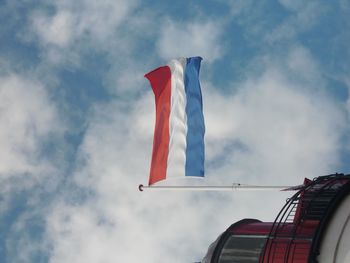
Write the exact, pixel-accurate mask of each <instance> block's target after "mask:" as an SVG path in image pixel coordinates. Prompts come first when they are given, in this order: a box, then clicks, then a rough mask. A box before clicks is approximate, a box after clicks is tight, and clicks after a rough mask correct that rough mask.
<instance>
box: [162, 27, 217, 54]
mask: <svg viewBox="0 0 350 263" xmlns="http://www.w3.org/2000/svg"><path fill="white" fill-rule="evenodd" d="M222 32H223V27H222V25H221V24H220V23H216V22H212V21H204V22H203V21H200V22H193V23H188V24H185V23H176V22H173V21H168V22H167V23H165V25H164V26H163V27H162V29H161V35H160V39H159V41H158V49H159V52H160V56H161V57H162V58H164V59H171V58H174V57H184V56H186V57H193V56H202V57H205V58H206V60H207V61H213V60H215V59H217V58H219V57H220V56H221V55H222V53H223V50H222V45H221V43H220V37H221V34H222Z"/></svg>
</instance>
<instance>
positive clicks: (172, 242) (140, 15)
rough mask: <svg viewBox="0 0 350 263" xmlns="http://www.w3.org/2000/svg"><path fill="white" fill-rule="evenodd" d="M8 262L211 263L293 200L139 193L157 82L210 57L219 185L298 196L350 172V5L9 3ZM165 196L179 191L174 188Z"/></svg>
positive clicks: (2, 26)
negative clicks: (180, 60)
mask: <svg viewBox="0 0 350 263" xmlns="http://www.w3.org/2000/svg"><path fill="white" fill-rule="evenodd" d="M0 6H1V8H0V39H1V41H0V147H1V149H2V150H1V152H0V156H1V158H0V258H1V262H4V263H7V262H11V263H12V262H19V263H21V262H35V263H41V262H50V263H63V262H64V263H70V262H72V263H73V262H85V263H109V262H145V263H158V262H159V263H160V262H168V263H177V262H198V261H200V260H201V259H202V258H203V257H204V255H205V253H206V251H207V248H208V246H209V245H210V243H211V242H213V241H214V240H215V239H216V237H217V236H218V235H219V234H220V233H222V232H223V231H224V230H225V229H226V228H227V227H229V226H230V225H231V224H232V223H234V222H236V221H238V220H240V219H243V218H257V219H260V220H262V221H273V220H274V218H275V216H276V215H277V212H278V211H279V210H280V208H281V207H282V206H283V204H284V203H285V200H286V198H288V197H289V196H290V195H291V194H292V193H286V192H278V191H275V192H208V193H204V192H200V193H198V192H152V191H148V192H146V191H145V192H143V193H140V192H138V189H137V187H138V185H139V184H140V183H143V184H145V183H147V181H148V174H149V168H150V159H151V152H152V140H153V128H154V121H155V120H154V119H155V106H154V96H153V93H152V91H151V88H150V86H149V83H148V82H147V80H146V79H145V78H144V77H143V76H144V74H145V73H147V72H149V71H151V70H153V69H154V68H156V67H158V66H161V65H164V64H166V63H167V62H168V61H169V60H171V59H173V58H177V57H192V56H201V57H203V61H202V66H201V72H200V79H201V86H202V94H203V107H204V117H205V123H206V134H205V149H206V150H205V151H206V162H205V169H206V172H205V173H206V177H205V179H202V180H200V181H197V180H190V181H188V180H186V181H183V180H177V181H174V182H171V183H172V184H188V185H192V184H204V185H231V184H232V183H246V184H260V185H298V184H300V183H302V181H303V179H304V178H305V177H308V178H311V179H312V178H314V177H317V176H320V175H326V174H331V173H335V172H339V173H349V171H350V162H349V161H350V136H349V129H350V97H349V91H350V48H349V43H350V16H349V13H350V2H349V1H348V0H334V1H332V2H325V1H315V0H309V1H302V0H279V1H272V0H260V1H252V0H231V1H229V0H217V1H208V0H202V1H182V0H179V1H167V0H165V1H150V0H144V1H140V0H103V1H91V0H76V1H69V0H51V1H48V0H36V1H34V0H17V1H10V0H0ZM163 184H167V183H163Z"/></svg>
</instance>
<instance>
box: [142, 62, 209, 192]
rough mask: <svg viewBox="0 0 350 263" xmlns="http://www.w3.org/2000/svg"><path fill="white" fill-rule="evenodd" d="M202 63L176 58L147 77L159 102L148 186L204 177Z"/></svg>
mask: <svg viewBox="0 0 350 263" xmlns="http://www.w3.org/2000/svg"><path fill="white" fill-rule="evenodd" d="M201 60H202V58H201V57H191V58H179V59H174V60H171V61H170V62H169V63H168V64H167V65H165V66H162V67H159V68H157V69H155V70H153V71H151V72H149V73H147V74H146V75H145V77H146V78H147V79H148V80H149V82H150V84H151V87H152V90H153V92H154V95H155V103H156V124H155V130H154V139H153V152H152V162H151V169H150V178H149V185H152V184H154V183H156V182H158V181H161V180H164V179H169V178H174V177H184V176H196V177H203V176H204V132H205V127H204V117H203V104H202V93H201V88H200V83H199V78H198V76H199V69H200V63H201Z"/></svg>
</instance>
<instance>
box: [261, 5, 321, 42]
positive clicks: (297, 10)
mask: <svg viewBox="0 0 350 263" xmlns="http://www.w3.org/2000/svg"><path fill="white" fill-rule="evenodd" d="M280 2H281V4H282V5H283V6H284V7H285V8H286V9H287V10H288V11H291V12H292V14H291V15H290V16H287V17H286V19H285V20H284V21H283V22H282V23H280V24H279V25H278V26H277V27H276V28H275V29H274V30H272V32H267V34H266V36H265V39H266V41H267V42H269V43H275V42H278V41H282V40H291V39H295V38H296V37H297V36H298V35H299V34H300V33H304V32H306V31H308V30H310V29H312V28H313V27H314V26H315V25H317V24H318V23H319V22H320V21H321V17H322V16H323V15H324V14H325V13H326V12H327V7H326V6H324V5H322V4H320V3H319V2H316V1H308V2H303V1H289V0H283V1H280Z"/></svg>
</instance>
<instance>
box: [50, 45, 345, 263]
mask: <svg viewBox="0 0 350 263" xmlns="http://www.w3.org/2000/svg"><path fill="white" fill-rule="evenodd" d="M293 52H294V53H296V54H299V55H298V56H299V58H298V59H297V60H296V61H293V59H294V58H293V59H291V57H293V56H292V54H293ZM298 61H308V63H310V64H311V65H312V64H313V63H314V62H313V60H312V57H309V55H308V53H307V52H306V51H302V50H291V51H290V56H286V61H285V62H284V64H283V65H284V66H283V68H284V69H285V70H283V69H282V68H281V67H280V64H277V65H273V64H267V65H266V70H265V71H264V72H263V73H262V74H259V75H258V76H255V75H254V76H250V77H249V79H247V80H246V81H244V82H242V83H240V84H239V89H238V91H237V92H236V93H235V94H222V93H220V92H218V90H216V89H214V88H212V87H210V85H209V84H207V83H204V84H203V96H204V99H205V101H204V107H205V116H206V126H207V132H206V146H207V161H208V163H210V167H208V168H209V169H208V171H207V179H205V181H203V182H204V183H214V184H220V183H225V184H229V183H232V182H237V181H238V182H241V183H251V184H254V183H259V184H299V183H301V182H302V180H303V178H304V176H307V177H314V176H318V175H321V174H324V173H325V172H326V171H329V172H333V171H332V169H333V168H334V167H335V165H336V164H337V161H338V149H339V147H341V145H340V137H341V135H342V131H343V130H342V123H343V118H344V116H343V114H342V111H341V110H339V109H338V108H337V105H334V104H332V102H330V101H329V100H328V99H327V97H324V96H323V95H322V92H319V93H314V92H313V91H314V87H312V86H310V85H312V84H313V83H318V80H315V79H311V80H309V79H304V84H305V86H302V87H298V86H297V85H299V84H298V82H297V83H296V82H291V81H290V75H289V74H290V71H292V70H294V71H296V72H298V70H299V68H298V67H297V66H295V65H298V63H299V62H298ZM288 65H291V66H288ZM294 66H295V67H294ZM293 68H294V69H293ZM315 70H317V66H316V65H315ZM315 76H317V74H315ZM302 80H303V78H301V79H300V81H302ZM153 127H154V101H153V96H152V94H151V91H149V92H148V93H147V95H146V96H143V97H142V98H140V99H139V100H137V101H134V103H132V104H128V103H123V102H121V101H120V100H119V101H115V102H114V103H111V104H108V105H101V106H100V107H97V108H96V109H95V112H94V114H93V116H92V118H91V122H90V125H89V129H88V131H87V132H86V135H85V137H84V142H83V144H82V146H81V148H80V151H79V154H80V158H81V160H80V162H79V163H80V164H81V165H80V166H79V167H78V168H77V170H76V172H75V174H74V180H75V182H76V183H77V184H78V185H79V186H80V187H82V188H84V189H89V191H91V193H92V194H91V196H90V197H88V198H87V199H86V200H85V202H82V203H78V204H76V205H72V204H69V203H65V202H64V201H58V202H57V203H56V205H55V206H54V207H53V208H52V213H51V214H50V215H49V216H48V218H47V222H48V225H47V229H48V231H49V232H48V233H49V235H48V238H49V240H50V242H51V244H52V247H53V250H52V256H51V259H50V262H55V263H56V262H75V261H76V260H77V259H78V258H79V260H80V261H84V262H100V261H103V262H116V261H117V262H137V261H139V260H141V259H142V261H143V262H152V263H157V262H164V260H166V261H167V262H170V263H171V262H179V261H181V262H193V261H196V260H197V261H198V260H200V259H201V257H202V256H203V255H204V253H205V252H206V249H207V247H208V245H209V243H210V242H212V241H213V240H214V239H215V238H216V236H217V235H218V234H219V233H220V232H221V231H224V230H225V228H226V227H228V226H229V225H230V224H231V223H233V222H235V221H237V220H239V219H242V218H244V217H253V218H254V217H256V218H258V219H262V220H273V219H274V218H273V217H274V215H276V213H277V211H278V210H279V209H280V207H281V206H282V205H283V203H284V200H285V198H286V197H287V196H289V195H290V194H291V193H279V192H276V193H249V194H247V193H243V192H240V193H233V194H218V193H214V194H213V193H209V194H208V193H207V194H205V193H182V192H181V193H179V192H175V193H174V192H173V193H172V192H165V193H164V192H144V193H139V192H138V191H137V186H138V184H139V183H142V182H146V181H147V177H148V171H149V163H150V156H151V144H152V133H153ZM237 145H238V147H237ZM215 160H218V162H219V165H215ZM203 182H202V183H203ZM175 183H176V182H175ZM194 183H198V182H194ZM262 197H263V198H262ZM266 202H268V203H269V204H271V205H270V206H269V207H268V208H266V209H264V210H260V209H257V208H258V207H259V206H263V205H264V204H266ZM242 204H244V205H242ZM264 207H266V206H264ZM135 251H136V252H135Z"/></svg>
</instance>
